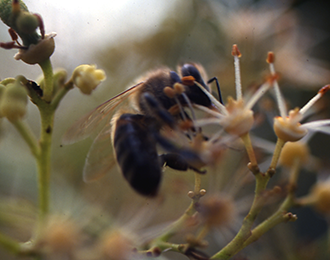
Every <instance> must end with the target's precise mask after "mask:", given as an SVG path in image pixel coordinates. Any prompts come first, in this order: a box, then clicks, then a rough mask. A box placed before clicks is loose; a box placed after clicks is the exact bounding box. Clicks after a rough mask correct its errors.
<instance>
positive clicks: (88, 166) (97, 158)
mask: <svg viewBox="0 0 330 260" xmlns="http://www.w3.org/2000/svg"><path fill="white" fill-rule="evenodd" d="M115 164H116V160H115V157H114V154H113V148H112V144H111V126H110V122H109V123H108V124H107V125H105V126H104V127H103V129H102V131H101V132H100V133H99V134H98V136H97V137H96V138H95V140H94V142H93V144H92V146H91V148H90V149H89V152H88V155H87V157H86V161H85V166H84V170H83V179H84V181H85V182H90V181H94V180H97V179H99V178H101V177H103V176H104V175H105V174H106V173H108V172H109V171H110V170H111V168H112V167H113V166H114V165H115Z"/></svg>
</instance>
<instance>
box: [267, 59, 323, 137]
mask: <svg viewBox="0 0 330 260" xmlns="http://www.w3.org/2000/svg"><path fill="white" fill-rule="evenodd" d="M268 62H269V65H270V71H271V73H272V74H273V75H275V74H276V73H275V69H274V55H273V53H269V58H268ZM274 89H275V93H276V99H277V103H278V107H279V110H280V116H277V117H275V118H274V131H275V134H276V135H277V137H278V138H280V139H282V140H283V141H285V142H287V141H290V142H295V141H298V140H300V139H301V138H303V137H304V136H305V135H306V134H307V132H308V130H311V131H320V132H325V133H327V134H330V129H329V128H328V129H325V128H324V126H327V125H330V120H329V119H327V120H318V121H314V122H308V123H304V124H301V123H300V122H301V121H302V120H303V119H304V117H305V116H306V112H307V110H309V109H310V107H312V106H313V105H314V104H315V102H316V101H317V100H319V99H320V98H321V97H322V96H323V95H324V94H325V93H326V92H327V91H328V90H329V89H330V85H326V86H324V87H322V88H321V89H320V90H319V91H318V93H317V94H316V96H314V97H313V98H312V99H311V100H310V101H309V102H308V103H307V104H306V105H305V106H304V107H302V108H301V109H299V108H295V109H293V110H290V111H289V113H288V112H287V109H286V107H285V104H284V99H283V97H282V94H281V92H280V88H279V86H278V83H277V81H276V80H274Z"/></svg>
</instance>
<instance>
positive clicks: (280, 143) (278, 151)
mask: <svg viewBox="0 0 330 260" xmlns="http://www.w3.org/2000/svg"><path fill="white" fill-rule="evenodd" d="M284 144H285V141H283V140H282V139H280V138H277V142H276V146H275V151H274V153H273V158H272V162H271V163H270V166H269V169H275V168H276V165H277V162H278V159H279V158H280V154H281V151H282V148H283V146H284Z"/></svg>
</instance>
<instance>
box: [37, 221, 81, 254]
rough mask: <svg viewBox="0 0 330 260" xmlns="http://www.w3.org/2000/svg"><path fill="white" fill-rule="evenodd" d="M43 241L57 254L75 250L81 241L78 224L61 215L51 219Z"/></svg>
mask: <svg viewBox="0 0 330 260" xmlns="http://www.w3.org/2000/svg"><path fill="white" fill-rule="evenodd" d="M42 242H43V243H44V244H45V245H46V247H47V248H49V249H50V251H51V252H54V253H56V254H66V253H69V252H71V251H73V250H74V248H75V247H76V245H77V244H78V242H79V232H78V228H77V226H76V225H75V224H74V223H73V222H71V221H69V220H67V219H62V218H61V217H54V218H53V219H50V221H49V223H48V224H47V226H46V227H45V229H44V231H43V236H42Z"/></svg>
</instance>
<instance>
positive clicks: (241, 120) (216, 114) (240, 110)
mask: <svg viewBox="0 0 330 260" xmlns="http://www.w3.org/2000/svg"><path fill="white" fill-rule="evenodd" d="M232 54H233V56H234V65H235V85H236V100H234V99H233V98H232V97H229V98H228V100H227V104H226V105H223V104H221V103H220V102H219V101H218V100H216V99H215V98H214V97H213V96H212V95H211V94H210V93H209V92H208V91H206V90H205V89H204V88H203V87H201V86H200V88H201V90H203V91H204V93H205V94H206V95H207V96H208V97H209V98H210V99H211V101H212V103H213V105H214V106H215V109H214V110H211V109H208V108H205V107H202V106H196V107H198V108H199V109H200V110H203V111H205V112H207V113H209V114H210V115H212V116H213V117H212V118H207V119H201V120H196V122H195V125H196V126H202V125H206V124H219V125H221V126H222V127H223V129H224V130H225V131H226V132H227V133H229V134H231V135H234V136H243V135H245V134H246V133H248V132H249V131H250V130H251V128H252V126H253V123H254V117H253V111H252V107H253V106H254V105H255V103H256V102H257V101H258V100H259V99H260V97H261V96H262V95H263V94H264V93H265V92H266V91H267V90H268V89H269V88H270V86H271V84H270V83H269V82H266V83H264V84H263V85H262V86H261V87H260V88H259V89H258V90H257V92H256V93H254V95H253V96H252V97H251V98H250V99H249V100H244V99H243V97H242V86H241V77H240V68H239V57H240V56H241V54H240V52H239V50H238V48H237V46H236V45H234V46H233V51H232ZM222 131H223V130H221V133H222ZM221 133H219V134H217V135H215V136H216V137H214V138H217V137H218V136H219V135H220V134H221Z"/></svg>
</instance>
